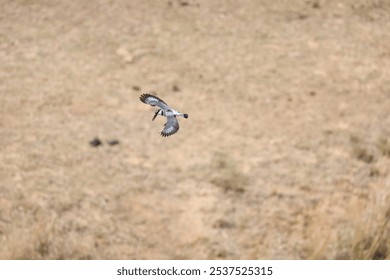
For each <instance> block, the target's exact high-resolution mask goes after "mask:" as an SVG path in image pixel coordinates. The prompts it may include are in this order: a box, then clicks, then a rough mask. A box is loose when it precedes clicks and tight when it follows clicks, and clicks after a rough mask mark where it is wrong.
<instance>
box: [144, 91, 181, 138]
mask: <svg viewBox="0 0 390 280" xmlns="http://www.w3.org/2000/svg"><path fill="white" fill-rule="evenodd" d="M139 99H140V100H141V101H142V102H143V103H145V104H149V105H151V106H157V107H159V108H160V109H158V110H157V111H156V113H155V114H154V117H153V119H152V121H154V119H155V118H156V117H157V116H158V115H161V116H164V117H166V118H167V122H166V124H165V125H164V129H163V131H161V136H164V137H167V136H170V135H172V134H175V133H176V132H177V131H178V130H179V122H178V121H177V119H176V117H178V116H180V117H184V118H185V119H187V118H188V114H183V113H180V112H178V111H176V110H174V109H172V108H171V107H169V106H168V105H167V103H165V102H164V101H163V100H161V99H160V98H158V97H157V96H154V95H151V94H148V93H144V94H142V95H141V96H140V98H139Z"/></svg>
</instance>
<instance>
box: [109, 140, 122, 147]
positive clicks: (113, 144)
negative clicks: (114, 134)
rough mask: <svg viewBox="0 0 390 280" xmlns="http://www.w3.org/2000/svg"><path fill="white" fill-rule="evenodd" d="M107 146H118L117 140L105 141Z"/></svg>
mask: <svg viewBox="0 0 390 280" xmlns="http://www.w3.org/2000/svg"><path fill="white" fill-rule="evenodd" d="M107 144H108V145H110V146H115V145H119V140H116V139H114V140H109V141H107Z"/></svg>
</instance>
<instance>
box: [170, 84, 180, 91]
mask: <svg viewBox="0 0 390 280" xmlns="http://www.w3.org/2000/svg"><path fill="white" fill-rule="evenodd" d="M172 90H173V91H180V88H179V87H178V86H177V85H173V87H172Z"/></svg>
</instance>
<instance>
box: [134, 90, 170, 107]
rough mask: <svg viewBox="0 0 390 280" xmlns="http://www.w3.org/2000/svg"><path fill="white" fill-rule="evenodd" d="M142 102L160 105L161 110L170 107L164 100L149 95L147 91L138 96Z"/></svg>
mask: <svg viewBox="0 0 390 280" xmlns="http://www.w3.org/2000/svg"><path fill="white" fill-rule="evenodd" d="M139 99H140V100H141V101H142V102H143V103H145V104H149V105H151V106H158V107H160V108H161V109H163V110H170V109H171V108H170V107H169V106H168V105H167V103H165V102H164V101H162V100H161V99H160V98H158V97H157V96H154V95H151V94H149V93H144V94H142V95H141V96H140V98H139Z"/></svg>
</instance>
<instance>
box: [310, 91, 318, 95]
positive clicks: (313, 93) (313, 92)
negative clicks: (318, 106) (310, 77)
mask: <svg viewBox="0 0 390 280" xmlns="http://www.w3.org/2000/svg"><path fill="white" fill-rule="evenodd" d="M309 94H310V96H315V95H316V94H317V93H316V92H315V91H311V92H309Z"/></svg>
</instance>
